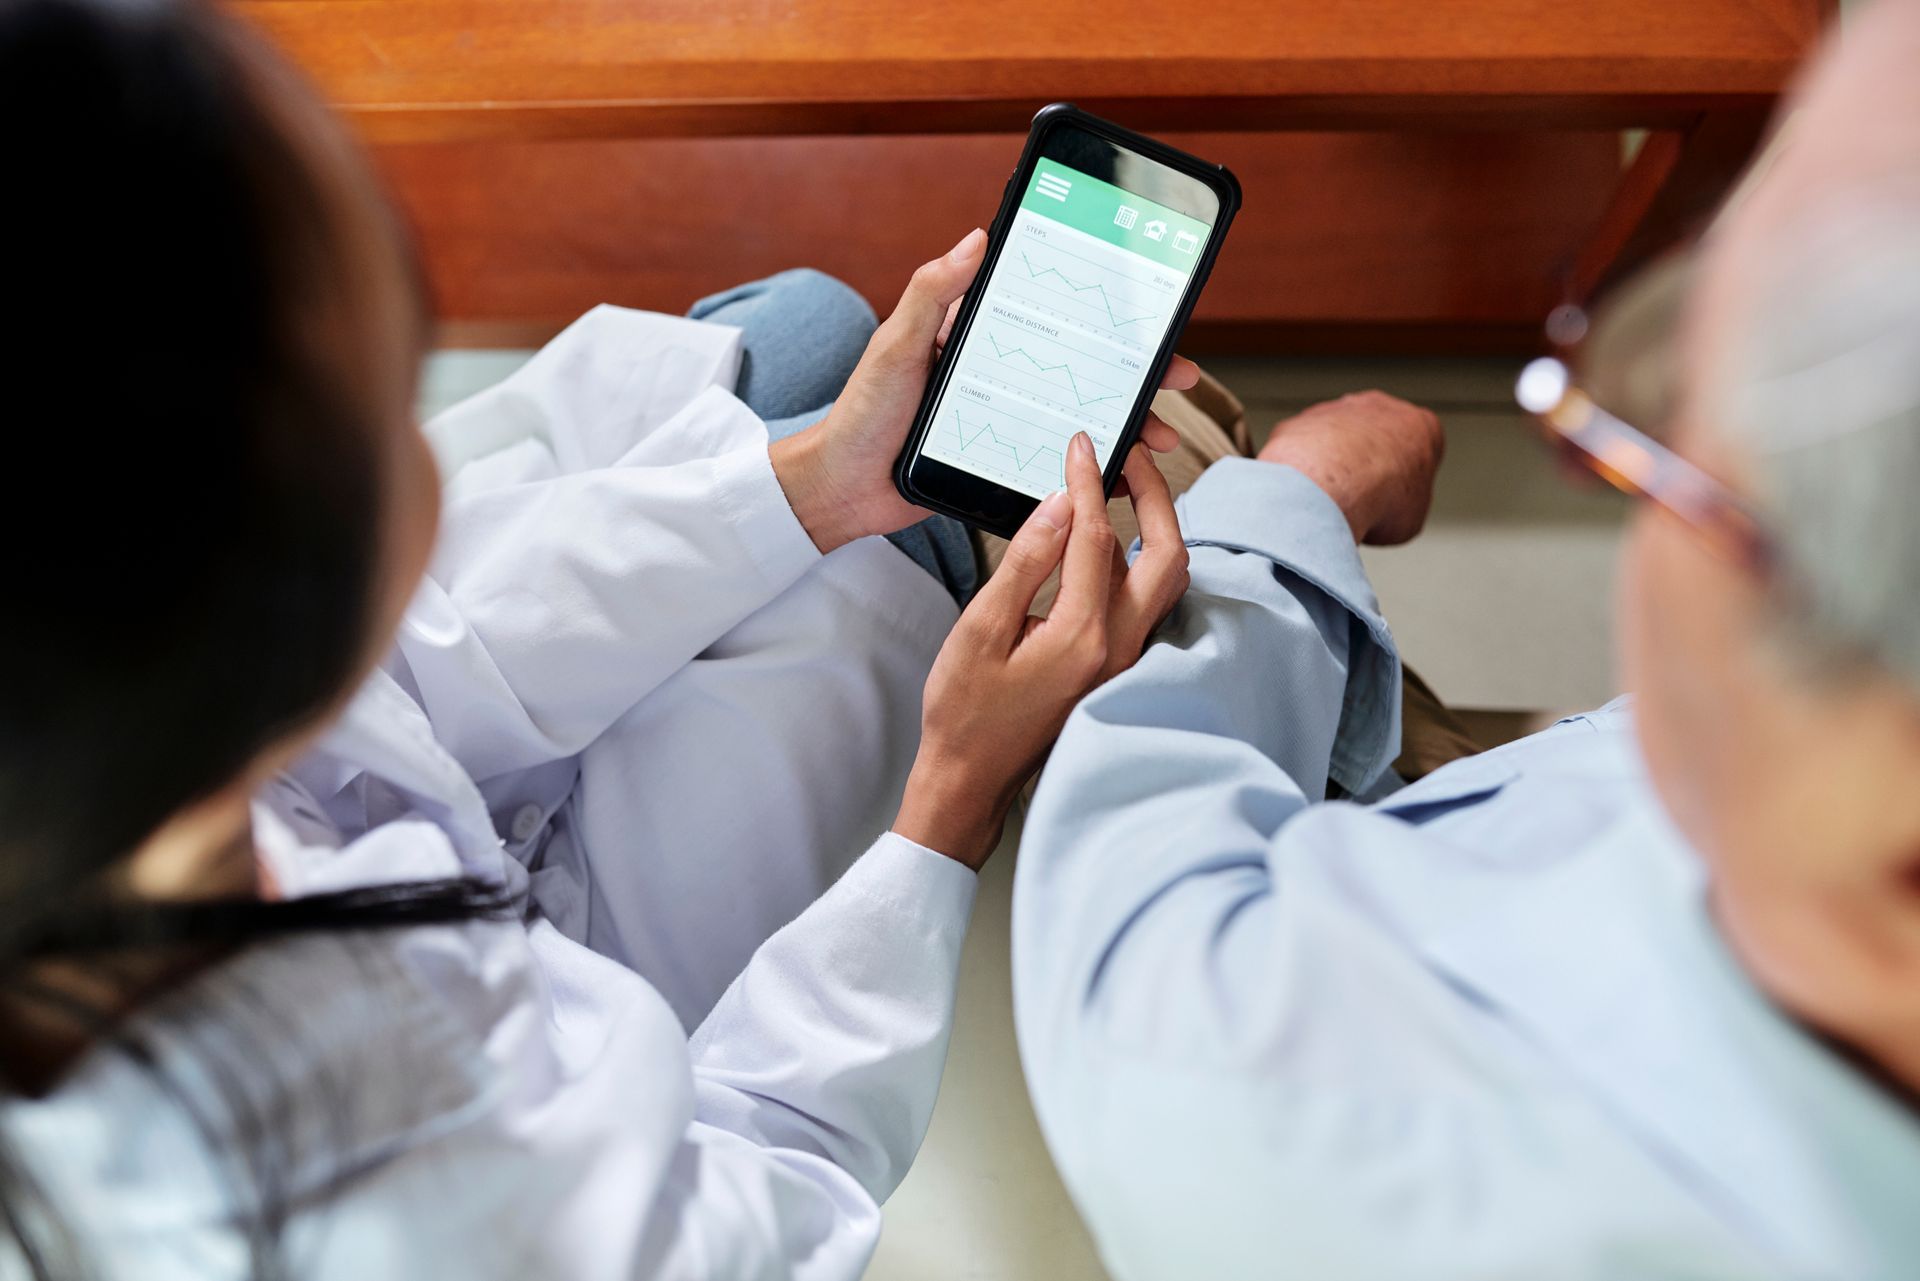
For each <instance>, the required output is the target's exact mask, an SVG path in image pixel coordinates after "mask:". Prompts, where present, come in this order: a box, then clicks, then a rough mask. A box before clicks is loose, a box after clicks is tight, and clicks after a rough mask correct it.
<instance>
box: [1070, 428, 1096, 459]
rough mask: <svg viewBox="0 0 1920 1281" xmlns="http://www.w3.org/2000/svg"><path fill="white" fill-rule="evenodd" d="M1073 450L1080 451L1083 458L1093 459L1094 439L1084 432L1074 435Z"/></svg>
mask: <svg viewBox="0 0 1920 1281" xmlns="http://www.w3.org/2000/svg"><path fill="white" fill-rule="evenodd" d="M1073 448H1075V449H1077V450H1079V451H1080V456H1081V457H1083V458H1089V459H1090V458H1092V457H1093V437H1091V436H1089V435H1087V433H1085V432H1083V431H1077V432H1075V433H1073Z"/></svg>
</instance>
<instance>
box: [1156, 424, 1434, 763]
mask: <svg viewBox="0 0 1920 1281" xmlns="http://www.w3.org/2000/svg"><path fill="white" fill-rule="evenodd" d="M1178 509H1179V514H1180V528H1181V531H1182V533H1183V536H1184V538H1185V540H1186V544H1187V546H1189V547H1219V548H1223V549H1225V550H1227V551H1231V552H1242V553H1250V554H1252V555H1255V556H1261V557H1264V558H1265V559H1267V560H1270V561H1272V562H1273V563H1274V564H1275V565H1277V566H1279V567H1280V568H1281V569H1282V570H1285V571H1287V572H1288V573H1290V574H1291V575H1293V576H1294V577H1296V578H1298V579H1300V580H1302V581H1304V582H1305V583H1306V584H1308V585H1309V586H1312V587H1314V588H1317V589H1318V590H1320V591H1322V592H1324V593H1325V594H1326V595H1328V596H1329V597H1331V598H1332V599H1333V600H1334V601H1336V602H1338V603H1339V604H1340V605H1341V606H1342V607H1343V608H1345V609H1346V611H1347V612H1348V613H1349V614H1350V615H1352V617H1353V620H1354V623H1355V626H1354V628H1353V629H1352V633H1351V637H1350V639H1349V643H1348V655H1347V688H1346V694H1345V698H1344V701H1343V703H1342V705H1341V711H1340V731H1339V734H1338V735H1337V737H1336V738H1335V741H1334V747H1333V755H1332V760H1331V764H1330V769H1329V776H1330V777H1331V778H1332V779H1333V781H1334V782H1336V783H1338V784H1339V785H1340V786H1341V787H1343V788H1345V789H1346V790H1347V792H1349V793H1358V792H1361V791H1364V790H1365V789H1366V788H1367V786H1368V785H1370V784H1371V783H1372V782H1373V781H1374V780H1375V779H1376V778H1378V777H1379V775H1380V773H1381V771H1383V770H1385V769H1386V768H1387V766H1388V765H1390V764H1391V763H1392V762H1393V758H1394V757H1395V756H1396V755H1398V754H1399V751H1400V651H1399V649H1398V647H1397V646H1395V644H1394V641H1393V633H1392V632H1391V631H1390V630H1389V629H1388V627H1387V620H1386V619H1385V618H1384V617H1383V616H1382V615H1381V613H1380V601H1379V599H1378V598H1377V597H1376V596H1375V595H1374V593H1373V584H1372V583H1370V582H1368V581H1367V571H1366V568H1365V567H1364V566H1363V565H1362V564H1361V562H1360V549H1359V548H1358V547H1357V546H1355V545H1354V541H1353V530H1352V528H1351V527H1350V526H1348V524H1347V518H1346V516H1345V514H1343V513H1342V512H1341V510H1340V507H1339V504H1337V503H1335V502H1334V501H1333V499H1331V498H1329V497H1328V496H1327V494H1326V492H1325V491H1324V490H1322V489H1321V488H1320V487H1319V486H1318V485H1316V484H1314V483H1313V482H1312V481H1311V480H1308V479H1307V477H1306V476H1305V475H1304V474H1303V473H1301V472H1299V471H1297V470H1295V469H1294V468H1292V467H1286V466H1282V465H1279V464H1276V463H1264V462H1260V461H1258V460H1256V459H1252V458H1223V459H1221V460H1220V461H1219V462H1216V463H1215V464H1213V466H1211V467H1209V468H1208V469H1207V470H1206V471H1205V472H1204V473H1203V474H1202V475H1201V477H1200V479H1199V480H1198V481H1196V482H1194V484H1193V487H1192V488H1191V489H1189V490H1187V492H1186V493H1185V494H1184V495H1182V496H1181V498H1180V500H1179V503H1178Z"/></svg>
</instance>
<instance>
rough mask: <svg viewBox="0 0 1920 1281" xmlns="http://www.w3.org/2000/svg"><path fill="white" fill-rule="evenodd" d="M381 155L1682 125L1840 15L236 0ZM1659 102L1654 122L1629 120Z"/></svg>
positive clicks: (1740, 9)
mask: <svg viewBox="0 0 1920 1281" xmlns="http://www.w3.org/2000/svg"><path fill="white" fill-rule="evenodd" d="M232 7H234V8H236V9H238V10H239V11H241V12H242V13H244V14H246V15H247V16H248V17H250V18H251V19H253V20H254V21H255V22H257V23H258V24H259V25H260V26H262V27H263V28H264V29H265V30H266V31H267V32H268V33H269V34H270V35H271V36H272V37H273V38H274V39H275V40H277V41H278V42H279V43H280V44H281V45H282V46H283V47H284V48H285V49H287V51H288V52H290V53H291V54H292V55H293V57H294V58H295V60H296V61H298V62H299V63H300V64H301V65H303V66H304V67H305V68H306V69H307V70H308V72H309V73H310V74H312V75H313V76H314V77H315V78H316V79H317V80H318V81H319V83H320V84H321V86H322V88H323V89H324V90H325V91H326V92H327V94H328V95H329V96H330V97H331V98H332V99H333V100H334V101H335V102H336V103H338V104H339V105H340V106H341V107H342V108H343V109H344V110H346V111H347V112H348V113H349V114H351V115H353V116H355V117H356V119H357V120H358V121H359V123H360V125H361V127H362V128H363V129H364V130H365V131H366V132H367V133H368V135H369V136H371V137H375V138H379V139H383V140H426V139H445V138H474V137H482V136H486V137H502V138H505V137H520V138H530V137H561V136H609V135H616V134H618V135H628V136H641V135H656V136H657V135H687V134H727V133H733V134H738V133H818V132H835V131H837V132H898V131H918V132H927V131H959V130H979V129H984V128H1010V127H1015V126H1017V125H1018V124H1019V123H1020V121H1021V120H1022V119H1023V118H1024V117H1025V116H1026V115H1027V114H1030V113H1031V111H1032V109H1033V108H1034V107H1035V106H1036V105H1038V104H1040V103H1043V102H1046V101H1050V100H1054V99H1062V98H1064V99H1073V100H1076V101H1079V102H1081V103H1082V105H1085V106H1089V107H1100V108H1104V109H1107V110H1110V111H1117V112H1119V113H1120V114H1123V115H1125V116H1126V117H1127V118H1128V119H1129V120H1131V121H1133V122H1134V123H1137V124H1138V125H1140V126H1141V127H1143V128H1154V129H1165V128H1170V127H1180V128H1193V127H1210V128H1272V127H1275V126H1277V125H1281V124H1296V125H1298V124H1306V125H1311V126H1330V125H1334V124H1355V125H1359V126H1362V127H1375V126H1378V125H1380V124H1382V123H1384V122H1386V121H1389V120H1397V121H1399V122H1403V123H1405V122H1415V123H1418V122H1427V123H1428V124H1432V123H1464V124H1473V123H1478V124H1479V125H1480V126H1481V127H1485V126H1486V125H1487V124H1488V123H1490V122H1492V121H1499V122H1502V123H1505V124H1526V125H1529V126H1531V127H1537V125H1538V124H1539V123H1540V122H1549V123H1553V124H1556V125H1562V126H1564V125H1570V124H1582V123H1584V124H1589V125H1593V126H1607V127H1612V126H1616V125H1619V124H1621V123H1623V122H1624V123H1649V124H1654V123H1675V122H1677V119H1678V117H1679V116H1680V115H1681V114H1683V113H1685V112H1687V111H1689V110H1699V109H1702V108H1705V107H1710V106H1714V105H1728V104H1732V103H1739V102H1751V101H1752V100H1754V99H1757V98H1764V97H1766V96H1768V95H1771V94H1773V93H1775V92H1776V91H1778V89H1779V88H1780V87H1781V85H1782V84H1783V83H1784V82H1785V79H1786V77H1787V76H1788V75H1789V74H1790V72H1791V69H1792V67H1793V66H1794V64H1795V63H1796V62H1797V61H1798V60H1799V58H1800V57H1801V55H1802V54H1803V53H1804V52H1805V50H1806V48H1807V47H1808V45H1809V42H1810V41H1811V39H1812V38H1813V34H1814V32H1815V31H1816V30H1817V28H1818V24H1819V22H1820V19H1821V17H1822V15H1823V14H1824V13H1825V12H1826V10H1827V8H1828V4H1827V0H1683V2H1682V3H1674V2H1673V0H1582V2H1580V3H1567V2H1566V0H1445V2H1444V3H1433V0H1338V2H1337V3H1330V2H1328V0H1197V2H1196V3H1191V4H1185V5H1170V4H1167V3H1165V2H1164V0H1152V2H1151V3H1149V2H1148V0H1112V2H1109V0H1049V2H1048V3H1046V4H1034V3H1032V0H965V3H959V4H932V3H925V2H924V0H235V2H234V4H233V6H232ZM1635 104H1637V106H1638V107H1639V108H1640V109H1641V113H1642V118H1640V119H1638V120H1623V117H1624V116H1631V115H1633V114H1634V111H1632V110H1627V109H1626V108H1628V107H1630V106H1633V105H1635Z"/></svg>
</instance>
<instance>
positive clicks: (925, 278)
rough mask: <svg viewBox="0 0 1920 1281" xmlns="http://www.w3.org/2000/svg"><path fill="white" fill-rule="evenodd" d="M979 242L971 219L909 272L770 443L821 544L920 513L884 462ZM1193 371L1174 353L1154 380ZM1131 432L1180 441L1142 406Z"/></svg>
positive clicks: (1175, 384)
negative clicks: (819, 395) (847, 355)
mask: <svg viewBox="0 0 1920 1281" xmlns="http://www.w3.org/2000/svg"><path fill="white" fill-rule="evenodd" d="M986 247H987V237H986V233H985V232H983V231H980V230H979V229H978V228H976V229H974V230H973V231H970V232H968V233H967V234H966V236H965V237H964V238H962V239H961V241H960V243H959V244H957V245H955V246H954V247H953V248H952V249H951V250H949V251H948V252H947V253H945V254H944V255H942V256H941V257H939V258H936V259H934V260H933V261H932V262H929V263H926V264H924V265H923V266H921V267H920V268H919V269H918V270H917V271H915V272H914V273H913V279H912V280H911V281H910V282H908V284H907V288H906V292H905V293H903V294H902V295H901V296H900V303H899V305H898V306H896V307H895V308H894V309H893V314H892V315H891V316H888V317H887V319H886V320H885V321H884V322H883V323H882V324H881V326H880V327H879V329H877V330H875V331H874V335H873V339H872V341H870V342H869V343H868V344H867V350H866V352H865V354H864V355H862V356H861V357H860V364H859V366H858V367H857V368H856V369H855V370H854V371H853V377H851V378H850V379H848V380H847V386H846V389H845V390H844V391H843V392H841V394H840V399H839V400H838V401H836V402H835V404H834V407H833V409H832V411H831V412H830V413H828V415H827V417H826V418H825V419H824V420H823V421H821V422H820V423H818V424H817V425H815V426H813V427H810V428H808V429H807V430H806V431H803V432H798V433H796V434H795V435H792V436H789V437H787V438H786V439H784V440H780V441H776V442H774V444H773V446H772V454H773V469H774V474H775V475H776V476H778V477H779V479H780V487H781V488H782V489H783V490H784V491H785V492H786V495H787V501H788V503H790V504H791V505H792V507H793V511H794V514H795V515H796V516H798V517H799V518H800V523H801V525H802V526H804V527H805V528H806V531H807V534H808V535H809V536H810V537H811V538H812V539H813V543H814V546H816V547H818V548H819V549H820V550H821V551H822V552H830V551H832V550H833V549H834V548H836V547H839V546H840V545H841V544H843V543H848V542H852V541H853V540H854V539H856V538H863V537H865V536H867V535H869V534H890V533H892V532H893V531H894V530H896V529H905V528H906V527H907V526H908V525H911V524H913V523H914V522H915V521H918V520H922V519H924V518H925V517H926V515H927V513H926V512H925V511H923V510H921V509H920V508H918V507H915V506H914V505H913V504H911V503H909V502H908V501H907V500H906V499H904V498H902V497H901V496H900V493H899V491H898V490H896V489H895V488H894V485H893V463H894V459H895V458H897V457H898V456H899V454H900V449H901V446H902V445H904V444H905V443H906V439H907V431H908V429H909V428H910V427H912V425H913V416H914V413H915V411H916V410H918V409H919V408H920V397H921V395H922V394H923V393H924V392H925V391H926V388H927V377H928V375H929V374H931V373H932V371H933V362H934V360H935V359H936V358H937V357H938V356H939V354H940V348H941V345H942V344H943V343H944V342H945V340H946V336H947V331H948V329H949V327H950V326H951V325H952V322H953V314H954V310H955V308H956V307H958V305H959V303H960V299H961V297H962V295H964V294H965V293H966V292H967V286H969V285H971V284H972V283H973V278H974V277H975V276H976V275H978V274H979V271H980V260H981V258H982V256H983V255H984V254H985V252H986ZM1199 377H1200V371H1199V367H1198V366H1196V365H1195V364H1194V363H1193V362H1192V361H1190V360H1186V359H1184V358H1182V357H1179V356H1176V357H1174V358H1173V361H1172V363H1171V364H1169V365H1168V367H1167V375H1166V378H1165V379H1164V380H1162V382H1161V386H1163V387H1169V388H1173V389H1175V390H1184V389H1186V388H1188V387H1191V386H1193V385H1194V383H1195V382H1197V381H1198V380H1199ZM1140 439H1141V441H1142V442H1143V443H1144V444H1145V445H1146V446H1147V447H1148V448H1149V449H1154V450H1158V451H1160V452H1162V453H1164V452H1166V451H1168V450H1171V449H1173V448H1174V447H1175V446H1176V445H1178V444H1179V443H1180V437H1179V434H1178V433H1177V432H1175V431H1174V429H1173V428H1172V427H1169V426H1168V425H1167V424H1166V423H1164V422H1162V421H1161V420H1160V419H1159V418H1157V417H1154V416H1152V415H1149V416H1148V418H1147V424H1146V427H1145V428H1144V429H1143V430H1142V432H1141V435H1140ZM1095 483H1096V486H1097V485H1098V477H1097V476H1096V478H1095Z"/></svg>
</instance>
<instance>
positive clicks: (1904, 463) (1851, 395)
mask: <svg viewBox="0 0 1920 1281" xmlns="http://www.w3.org/2000/svg"><path fill="white" fill-rule="evenodd" d="M1899 187H1905V188H1906V189H1905V190H1898V189H1897V188H1899ZM1849 194H1851V195H1852V196H1854V199H1853V200H1851V201H1849V202H1847V203H1846V204H1844V205H1842V204H1840V203H1839V202H1837V201H1835V200H1833V199H1832V198H1829V199H1828V200H1826V201H1823V202H1821V205H1822V207H1821V208H1820V209H1819V211H1818V219H1817V221H1815V220H1813V219H1808V220H1804V221H1803V222H1802V223H1801V224H1800V225H1799V228H1798V232H1797V234H1794V235H1792V236H1791V237H1781V238H1780V239H1779V240H1777V241H1776V244H1777V245H1778V247H1779V249H1780V253H1779V255H1778V257H1777V258H1776V260H1775V261H1776V264H1777V266H1778V268H1779V270H1778V274H1777V275H1776V277H1775V278H1774V279H1773V280H1771V281H1769V282H1767V284H1768V288H1766V289H1765V290H1764V291H1763V292H1762V294H1761V295H1760V297H1761V303H1760V306H1759V308H1758V309H1757V310H1756V313H1755V314H1754V315H1753V317H1752V318H1751V319H1750V320H1749V321H1748V322H1747V324H1746V325H1744V326H1743V328H1744V329H1745V333H1744V335H1743V336H1742V338H1741V340H1740V341H1738V342H1736V343H1735V344H1734V346H1733V348H1732V351H1731V353H1730V354H1731V356H1732V364H1731V366H1730V367H1729V368H1727V369H1726V370H1724V371H1722V372H1723V373H1724V374H1726V375H1729V376H1728V377H1727V378H1726V379H1725V381H1723V382H1721V384H1720V385H1721V386H1722V388H1724V389H1725V391H1726V398H1725V401H1724V404H1725V406H1726V409H1727V411H1728V412H1727V414H1726V421H1725V422H1724V423H1723V424H1722V426H1723V429H1724V430H1725V431H1726V432H1727V433H1728V434H1729V435H1730V436H1732V438H1733V439H1734V440H1735V442H1736V443H1737V444H1738V445H1739V446H1740V447H1741V448H1742V449H1743V451H1744V453H1745V454H1746V457H1747V459H1748V461H1749V462H1750V463H1751V464H1752V467H1753V475H1754V478H1755V484H1756V493H1755V495H1754V496H1755V498H1756V499H1757V500H1758V504H1759V509H1760V513H1759V514H1760V517H1761V519H1762V521H1763V522H1764V523H1765V524H1766V525H1767V527H1768V529H1769V530H1770V531H1771V533H1772V534H1773V536H1774V538H1775V539H1776V540H1777V542H1778V548H1779V552H1780V556H1781V565H1780V568H1781V569H1782V571H1783V573H1782V583H1783V587H1782V591H1781V594H1780V599H1781V604H1782V616H1783V619H1784V620H1785V621H1786V622H1787V623H1788V624H1789V628H1788V630H1789V632H1790V634H1791V635H1792V636H1793V637H1794V638H1795V639H1796V640H1798V641H1801V642H1804V643H1805V645H1806V646H1808V647H1810V650H1811V652H1812V653H1813V654H1814V655H1815V656H1817V657H1819V658H1821V659H1823V660H1828V661H1829V662H1830V663H1839V662H1855V663H1857V662H1858V661H1859V660H1861V659H1867V660H1870V661H1872V662H1874V663H1876V664H1877V665H1878V666H1880V667H1883V668H1885V669H1886V670H1887V671H1889V672H1891V673H1892V674H1894V675H1895V676H1897V677H1899V678H1900V679H1901V680H1903V681H1904V682H1905V683H1906V685H1907V686H1908V687H1909V688H1910V689H1912V690H1913V691H1914V692H1915V693H1916V694H1920V183H1916V184H1895V185H1894V187H1893V188H1889V187H1885V186H1883V187H1882V188H1881V189H1880V190H1879V191H1877V192H1875V193H1873V194H1872V195H1865V194H1864V193H1859V192H1857V191H1856V192H1854V193H1849Z"/></svg>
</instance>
